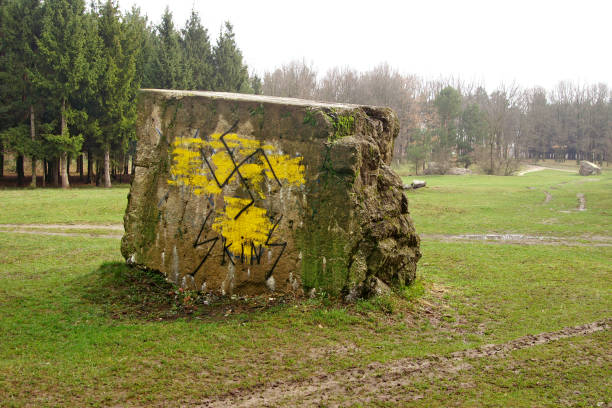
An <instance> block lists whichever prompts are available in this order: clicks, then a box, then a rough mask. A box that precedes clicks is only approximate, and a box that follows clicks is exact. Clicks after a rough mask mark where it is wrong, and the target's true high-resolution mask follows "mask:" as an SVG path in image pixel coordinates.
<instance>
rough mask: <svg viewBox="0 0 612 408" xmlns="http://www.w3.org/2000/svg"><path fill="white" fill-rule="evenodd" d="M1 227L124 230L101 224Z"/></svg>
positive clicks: (5, 225)
mask: <svg viewBox="0 0 612 408" xmlns="http://www.w3.org/2000/svg"><path fill="white" fill-rule="evenodd" d="M0 228H19V229H24V228H26V229H29V228H33V229H88V230H98V229H100V230H112V231H123V225H121V224H111V225H99V224H0Z"/></svg>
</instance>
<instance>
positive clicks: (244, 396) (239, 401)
mask: <svg viewBox="0 0 612 408" xmlns="http://www.w3.org/2000/svg"><path fill="white" fill-rule="evenodd" d="M611 324H612V318H607V319H603V320H599V321H596V322H593V323H588V324H584V325H580V326H574V327H566V328H564V329H562V330H559V331H555V332H550V333H540V334H536V335H528V336H524V337H520V338H518V339H516V340H512V341H509V342H507V343H503V344H490V345H485V346H482V347H478V348H475V349H470V350H463V351H457V352H454V353H451V354H449V355H448V356H430V357H425V358H420V359H415V358H404V359H400V360H396V361H393V362H391V363H386V364H383V363H372V364H370V365H368V366H367V367H364V368H351V369H348V370H342V371H338V372H336V373H332V374H324V375H318V376H315V377H311V378H308V379H305V380H299V381H279V382H275V383H273V384H267V385H266V384H261V385H258V386H255V387H250V388H243V389H238V390H235V391H232V392H230V393H228V394H225V395H221V396H218V397H213V398H211V399H208V400H205V401H202V402H201V403H200V405H197V406H201V407H227V406H234V407H260V406H284V405H285V403H286V402H288V401H291V402H292V403H293V404H295V402H296V401H299V405H300V406H321V404H325V403H326V401H327V400H328V398H329V396H339V395H340V396H341V395H346V396H347V397H350V400H351V402H352V403H356V402H361V403H367V402H368V401H369V398H368V397H366V395H367V394H370V393H374V394H375V395H376V401H377V402H394V397H392V396H391V395H392V394H394V393H393V392H391V391H392V390H394V389H397V388H399V387H402V386H406V385H409V384H410V382H411V381H412V377H413V376H415V375H419V376H423V375H429V376H437V377H439V376H444V375H448V374H452V373H456V372H458V371H461V370H465V369H468V368H470V367H471V366H470V365H469V363H468V362H466V361H465V360H467V359H476V358H489V357H499V356H504V355H506V354H507V353H509V352H511V351H514V350H520V349H525V348H529V347H533V346H536V345H540V344H547V343H550V342H553V341H556V340H560V339H564V338H568V337H575V336H585V335H588V334H591V333H595V332H599V331H604V330H609V329H610V325H611ZM415 397H418V396H415ZM326 406H327V405H326Z"/></svg>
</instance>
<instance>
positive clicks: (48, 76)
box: [33, 0, 89, 188]
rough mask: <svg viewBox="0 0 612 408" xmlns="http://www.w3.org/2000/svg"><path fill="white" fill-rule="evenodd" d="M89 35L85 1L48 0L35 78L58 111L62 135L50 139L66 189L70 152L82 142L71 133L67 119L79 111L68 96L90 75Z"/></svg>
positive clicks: (79, 136) (51, 136) (44, 9)
mask: <svg viewBox="0 0 612 408" xmlns="http://www.w3.org/2000/svg"><path fill="white" fill-rule="evenodd" d="M86 38H87V35H86V21H85V6H84V3H83V0H47V1H45V3H44V5H43V17H42V25H41V35H40V39H39V40H38V47H39V50H40V55H41V64H40V68H39V69H38V70H37V71H36V73H35V74H34V75H33V77H34V80H35V81H34V82H35V83H36V85H38V87H40V89H42V90H44V91H45V92H46V93H47V95H48V96H49V101H50V103H51V104H52V106H53V107H54V108H55V109H56V110H58V111H59V115H58V116H59V119H60V126H59V134H57V133H56V134H50V135H48V136H47V140H49V141H50V142H51V143H54V144H55V145H56V148H57V151H58V152H59V156H60V163H59V167H60V175H61V180H62V187H63V188H68V187H69V186H70V182H69V180H68V163H67V161H68V153H73V154H76V152H77V151H79V150H80V148H81V145H82V142H83V139H82V136H81V135H78V136H75V135H71V134H70V131H69V128H68V124H69V123H68V122H69V121H70V120H71V119H72V118H73V117H74V115H75V114H76V112H75V111H73V110H72V109H71V106H70V105H69V98H70V96H71V95H72V94H73V93H75V92H77V91H78V90H79V89H80V87H81V84H82V80H83V78H84V77H85V76H86V75H88V70H89V63H88V61H87V58H86V52H85V51H86V47H85V45H86Z"/></svg>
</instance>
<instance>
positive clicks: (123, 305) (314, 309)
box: [75, 262, 424, 325]
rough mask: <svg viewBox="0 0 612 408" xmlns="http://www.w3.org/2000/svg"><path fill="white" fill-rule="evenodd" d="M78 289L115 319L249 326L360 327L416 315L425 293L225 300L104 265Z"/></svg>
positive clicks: (142, 273)
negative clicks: (296, 318) (283, 321)
mask: <svg viewBox="0 0 612 408" xmlns="http://www.w3.org/2000/svg"><path fill="white" fill-rule="evenodd" d="M75 286H76V287H79V288H80V297H81V299H82V300H83V301H84V302H85V303H89V304H93V305H96V306H98V307H100V308H101V309H102V312H103V313H104V314H105V315H107V316H108V317H110V318H112V319H119V320H124V319H125V320H127V319H137V320H146V321H167V320H175V319H178V318H187V319H193V318H195V319H199V320H204V321H219V320H223V321H225V320H238V321H241V322H246V321H250V320H253V319H255V320H257V319H259V318H263V319H266V317H265V316H267V315H273V314H277V313H281V314H282V313H286V312H289V313H290V314H291V313H296V312H299V313H304V312H307V314H308V315H311V316H310V317H311V318H312V319H314V321H316V322H317V323H327V324H331V325H336V324H338V323H339V322H338V319H340V320H341V321H342V322H344V321H345V320H346V322H345V323H348V322H351V323H356V321H355V319H359V318H358V316H359V315H361V316H364V315H365V316H368V317H375V316H378V317H384V318H389V317H391V315H397V316H396V317H400V316H402V315H403V313H404V312H411V311H414V304H412V302H411V301H414V300H415V299H414V298H418V297H420V296H422V295H423V292H424V289H423V286H422V283H421V282H420V281H419V282H417V284H416V285H413V286H412V287H411V288H410V291H411V292H415V293H410V294H411V295H412V296H408V293H402V294H397V295H392V296H385V297H379V298H373V299H369V300H359V301H358V302H356V303H350V304H347V303H344V302H343V301H342V300H341V298H334V297H328V296H327V295H324V296H317V297H315V298H311V299H305V298H301V297H296V296H293V295H284V296H282V295H279V294H266V295H260V296H232V297H227V296H224V297H219V296H215V295H204V294H201V293H198V292H195V291H184V290H183V289H180V288H178V287H177V286H176V285H173V284H171V283H169V282H167V281H166V280H165V277H164V276H163V275H162V274H160V273H158V272H155V271H148V270H141V269H138V268H133V267H130V266H127V265H126V264H124V263H122V262H108V263H103V264H102V265H101V266H100V267H99V268H98V269H97V270H95V271H93V272H92V273H90V274H88V275H86V276H84V277H83V278H81V279H79V281H78V282H75ZM407 290H408V289H405V291H407ZM398 295H399V296H398ZM411 297H412V299H410V298H411ZM296 308H298V309H296Z"/></svg>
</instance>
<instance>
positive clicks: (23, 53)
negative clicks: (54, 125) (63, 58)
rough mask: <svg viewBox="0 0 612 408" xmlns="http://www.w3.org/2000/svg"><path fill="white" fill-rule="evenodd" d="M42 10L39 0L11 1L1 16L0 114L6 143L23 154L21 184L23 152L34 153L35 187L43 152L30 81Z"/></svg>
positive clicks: (32, 157)
mask: <svg viewBox="0 0 612 408" xmlns="http://www.w3.org/2000/svg"><path fill="white" fill-rule="evenodd" d="M40 12H41V7H40V1H39V0H19V1H11V2H9V3H8V4H7V5H6V7H3V12H2V17H1V18H2V36H3V41H2V44H3V45H2V49H1V51H0V54H1V55H2V57H1V59H2V62H1V63H0V64H1V65H2V70H1V72H2V74H1V76H0V81H1V83H2V100H3V106H2V110H1V112H0V115H2V116H3V124H4V126H3V127H5V128H6V129H5V131H6V132H7V133H5V137H4V138H3V139H4V143H3V144H4V145H5V146H7V147H9V148H10V149H11V150H12V151H14V152H16V153H17V154H18V157H19V158H20V160H19V164H20V166H19V167H20V168H18V171H17V173H18V175H19V184H22V183H23V182H24V180H23V173H24V172H23V156H24V155H28V156H30V157H31V159H32V160H31V163H32V181H31V183H30V185H31V186H32V187H36V159H37V157H39V155H40V149H39V147H38V143H37V141H36V135H37V132H36V109H35V104H36V103H37V95H36V92H35V89H34V87H33V85H32V81H31V74H32V71H34V70H35V69H36V65H37V61H38V49H37V48H38V47H37V44H36V36H37V35H38V34H39V27H40ZM24 125H26V126H29V132H28V133H25V132H23V131H22V130H23V127H22V126H24ZM11 126H17V129H13V130H11ZM0 131H2V129H0Z"/></svg>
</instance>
